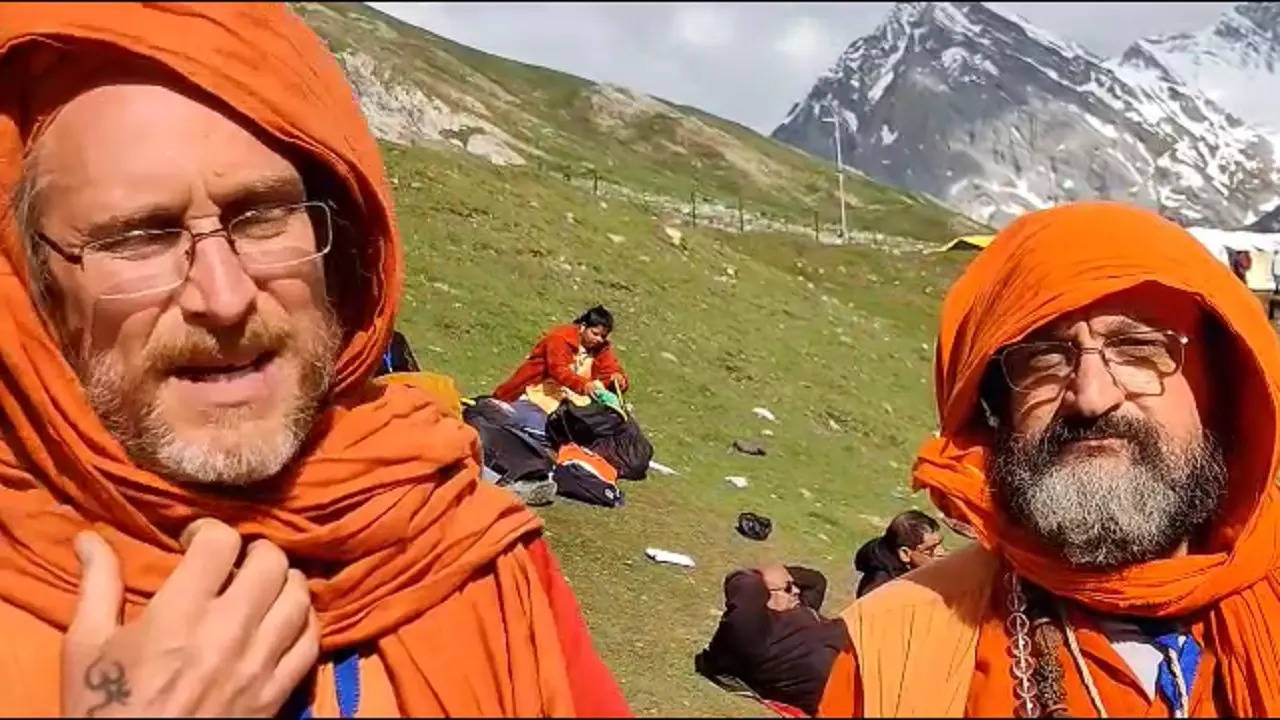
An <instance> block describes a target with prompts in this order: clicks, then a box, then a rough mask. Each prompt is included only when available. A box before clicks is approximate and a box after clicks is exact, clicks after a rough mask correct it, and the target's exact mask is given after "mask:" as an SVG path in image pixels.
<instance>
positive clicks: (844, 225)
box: [818, 103, 849, 240]
mask: <svg viewBox="0 0 1280 720" xmlns="http://www.w3.org/2000/svg"><path fill="white" fill-rule="evenodd" d="M827 107H828V109H829V110H831V117H829V118H824V117H822V114H821V112H819V114H818V119H819V120H821V121H822V122H829V123H831V124H832V125H833V126H834V127H833V128H832V134H833V137H834V138H835V143H836V183H837V185H838V187H839V192H840V238H841V239H842V240H844V239H848V237H849V224H848V221H847V220H845V213H844V162H843V160H842V159H841V157H840V113H838V112H836V109H835V107H834V106H832V105H831V104H830V103H828V106H827Z"/></svg>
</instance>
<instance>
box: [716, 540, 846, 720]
mask: <svg viewBox="0 0 1280 720" xmlns="http://www.w3.org/2000/svg"><path fill="white" fill-rule="evenodd" d="M826 592H827V580H826V578H825V577H823V576H822V573H820V572H818V571H817V570H811V569H809V568H805V567H800V566H798V565H790V566H783V565H766V566H764V567H760V568H753V569H750V570H739V571H736V572H733V573H730V574H729V576H728V577H726V578H725V581H724V598H725V610H724V614H723V615H722V616H721V618H720V624H719V625H718V626H717V627H716V632H715V635H713V636H712V638H711V642H710V644H709V645H708V646H707V648H706V649H705V650H703V651H702V652H701V653H699V654H698V655H697V656H696V657H695V659H694V667H695V668H696V669H697V671H698V672H699V673H701V674H703V675H706V676H708V677H711V678H713V679H714V678H715V677H716V676H723V675H727V676H731V677H734V678H737V679H738V680H741V681H742V682H744V683H746V685H747V686H748V687H750V688H751V689H752V690H753V691H755V692H757V693H759V694H760V696H761V697H764V698H767V699H769V700H777V701H781V702H784V703H787V704H788V705H792V706H794V707H796V708H799V709H800V710H803V711H804V712H806V713H810V714H812V713H813V712H814V710H816V709H817V705H818V698H819V696H820V695H821V694H822V687H823V684H824V683H825V681H826V678H827V673H828V672H829V671H830V669H831V663H832V661H833V660H834V659H835V656H836V653H837V652H838V651H839V650H840V648H841V646H842V645H843V643H844V636H845V631H844V623H842V622H841V621H840V620H839V619H828V618H824V617H823V616H822V615H821V612H820V611H821V609H822V600H823V597H824V596H825V595H826Z"/></svg>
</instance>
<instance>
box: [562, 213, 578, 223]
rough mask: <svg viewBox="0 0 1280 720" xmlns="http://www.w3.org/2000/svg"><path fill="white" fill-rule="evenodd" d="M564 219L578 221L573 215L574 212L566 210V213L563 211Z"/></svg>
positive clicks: (572, 221)
mask: <svg viewBox="0 0 1280 720" xmlns="http://www.w3.org/2000/svg"><path fill="white" fill-rule="evenodd" d="M564 219H565V222H569V223H575V222H578V218H576V217H574V214H573V213H571V212H567V213H565V214H564Z"/></svg>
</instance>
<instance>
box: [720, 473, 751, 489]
mask: <svg viewBox="0 0 1280 720" xmlns="http://www.w3.org/2000/svg"><path fill="white" fill-rule="evenodd" d="M724 479H725V481H726V482H728V483H729V484H730V485H732V486H734V487H736V488H744V487H746V486H747V479H746V478H744V477H742V476H741V475H725V476H724Z"/></svg>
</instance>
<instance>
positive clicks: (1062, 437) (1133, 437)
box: [1029, 414, 1160, 456]
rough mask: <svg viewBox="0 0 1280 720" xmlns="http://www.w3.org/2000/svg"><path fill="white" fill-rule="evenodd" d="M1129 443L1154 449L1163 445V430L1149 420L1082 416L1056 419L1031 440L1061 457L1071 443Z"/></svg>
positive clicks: (1130, 417) (1040, 448) (1044, 451)
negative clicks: (1112, 441) (1097, 441)
mask: <svg viewBox="0 0 1280 720" xmlns="http://www.w3.org/2000/svg"><path fill="white" fill-rule="evenodd" d="M1112 439H1115V440H1127V441H1129V443H1130V444H1131V445H1133V446H1134V447H1137V448H1150V447H1153V446H1158V445H1159V443H1160V431H1159V430H1158V429H1157V428H1156V427H1155V426H1154V424H1152V423H1151V422H1150V421H1148V420H1144V419H1142V418H1136V417H1132V416H1129V415H1116V414H1109V415H1102V416H1099V417H1095V418H1086V417H1080V416H1078V415H1071V416H1063V417H1059V418H1056V419H1055V420H1054V421H1053V422H1052V423H1050V424H1049V427H1047V428H1045V430H1044V431H1043V432H1041V433H1040V435H1039V436H1038V437H1034V438H1029V440H1031V441H1032V443H1033V444H1034V445H1035V446H1037V449H1038V450H1039V451H1040V452H1041V453H1044V454H1046V455H1050V456H1053V455H1057V454H1058V453H1059V452H1061V451H1062V449H1063V448H1064V447H1066V446H1067V445H1069V444H1071V443H1075V442H1083V441H1086V440H1112Z"/></svg>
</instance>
